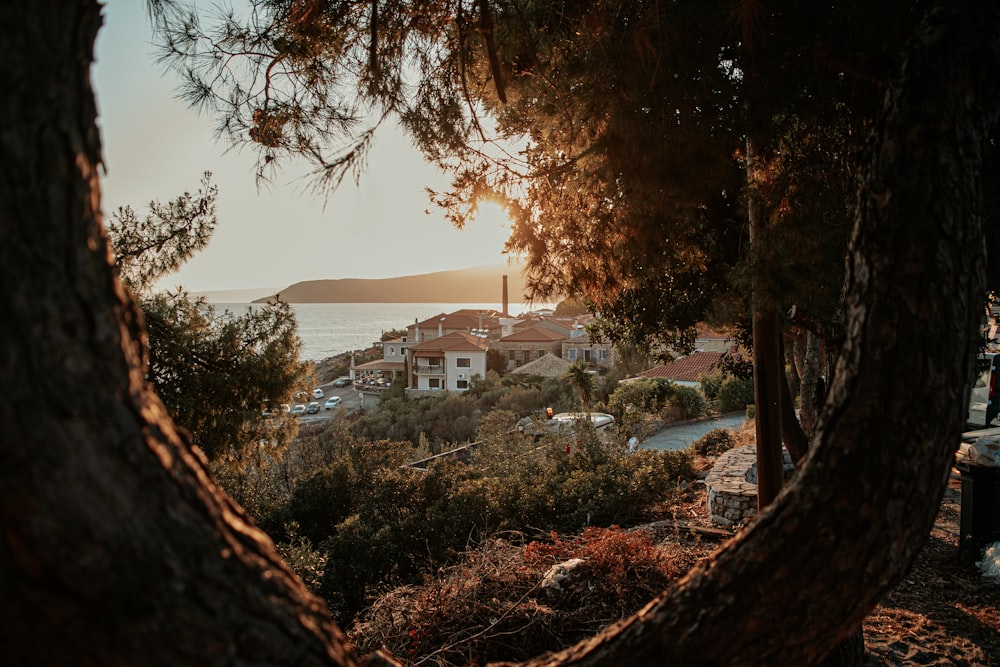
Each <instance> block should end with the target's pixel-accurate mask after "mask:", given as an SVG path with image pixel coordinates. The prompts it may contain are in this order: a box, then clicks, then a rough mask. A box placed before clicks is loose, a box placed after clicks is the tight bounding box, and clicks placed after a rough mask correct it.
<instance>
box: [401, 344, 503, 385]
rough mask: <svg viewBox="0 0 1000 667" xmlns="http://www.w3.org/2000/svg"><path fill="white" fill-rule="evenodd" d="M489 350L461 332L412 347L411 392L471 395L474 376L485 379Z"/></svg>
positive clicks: (407, 352)
mask: <svg viewBox="0 0 1000 667" xmlns="http://www.w3.org/2000/svg"><path fill="white" fill-rule="evenodd" d="M486 350H487V343H486V341H485V340H483V339H482V338H478V337H476V336H473V335H471V334H467V333H464V332H461V331H453V332H452V333H448V334H445V335H443V336H440V337H438V338H434V339H432V340H427V341H423V342H421V343H417V344H415V345H410V346H409V347H408V348H407V350H406V354H407V357H408V359H409V367H410V381H409V384H408V391H410V392H411V393H412V392H414V391H417V392H435V391H459V392H464V391H468V390H469V386H470V382H471V380H472V378H473V376H475V375H479V376H481V377H485V376H486Z"/></svg>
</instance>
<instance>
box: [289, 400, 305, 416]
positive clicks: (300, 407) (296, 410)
mask: <svg viewBox="0 0 1000 667" xmlns="http://www.w3.org/2000/svg"><path fill="white" fill-rule="evenodd" d="M305 413H306V406H305V405H304V404H302V403H297V404H296V405H295V407H293V408H292V416H294V417H298V416H299V415H304V414H305Z"/></svg>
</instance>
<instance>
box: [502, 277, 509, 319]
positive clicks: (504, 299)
mask: <svg viewBox="0 0 1000 667" xmlns="http://www.w3.org/2000/svg"><path fill="white" fill-rule="evenodd" d="M503 316H504V317H510V313H508V312H507V274H504V277H503Z"/></svg>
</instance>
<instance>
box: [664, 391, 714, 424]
mask: <svg viewBox="0 0 1000 667" xmlns="http://www.w3.org/2000/svg"><path fill="white" fill-rule="evenodd" d="M670 402H671V403H673V404H674V405H677V406H680V407H681V408H682V409H683V410H684V418H685V419H697V418H698V417H704V416H705V415H707V414H708V401H706V400H705V396H704V395H703V394H702V393H701V392H700V391H698V390H697V389H695V388H694V387H674V388H673V393H672V394H671V396H670Z"/></svg>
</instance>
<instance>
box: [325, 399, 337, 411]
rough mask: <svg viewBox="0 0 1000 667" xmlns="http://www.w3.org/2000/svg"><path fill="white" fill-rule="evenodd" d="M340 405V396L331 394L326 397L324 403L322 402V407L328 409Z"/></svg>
mask: <svg viewBox="0 0 1000 667" xmlns="http://www.w3.org/2000/svg"><path fill="white" fill-rule="evenodd" d="M338 405H340V396H331V397H330V398H328V399H326V403H324V404H323V409H325V410H329V409H331V408H335V407H337V406H338Z"/></svg>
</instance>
